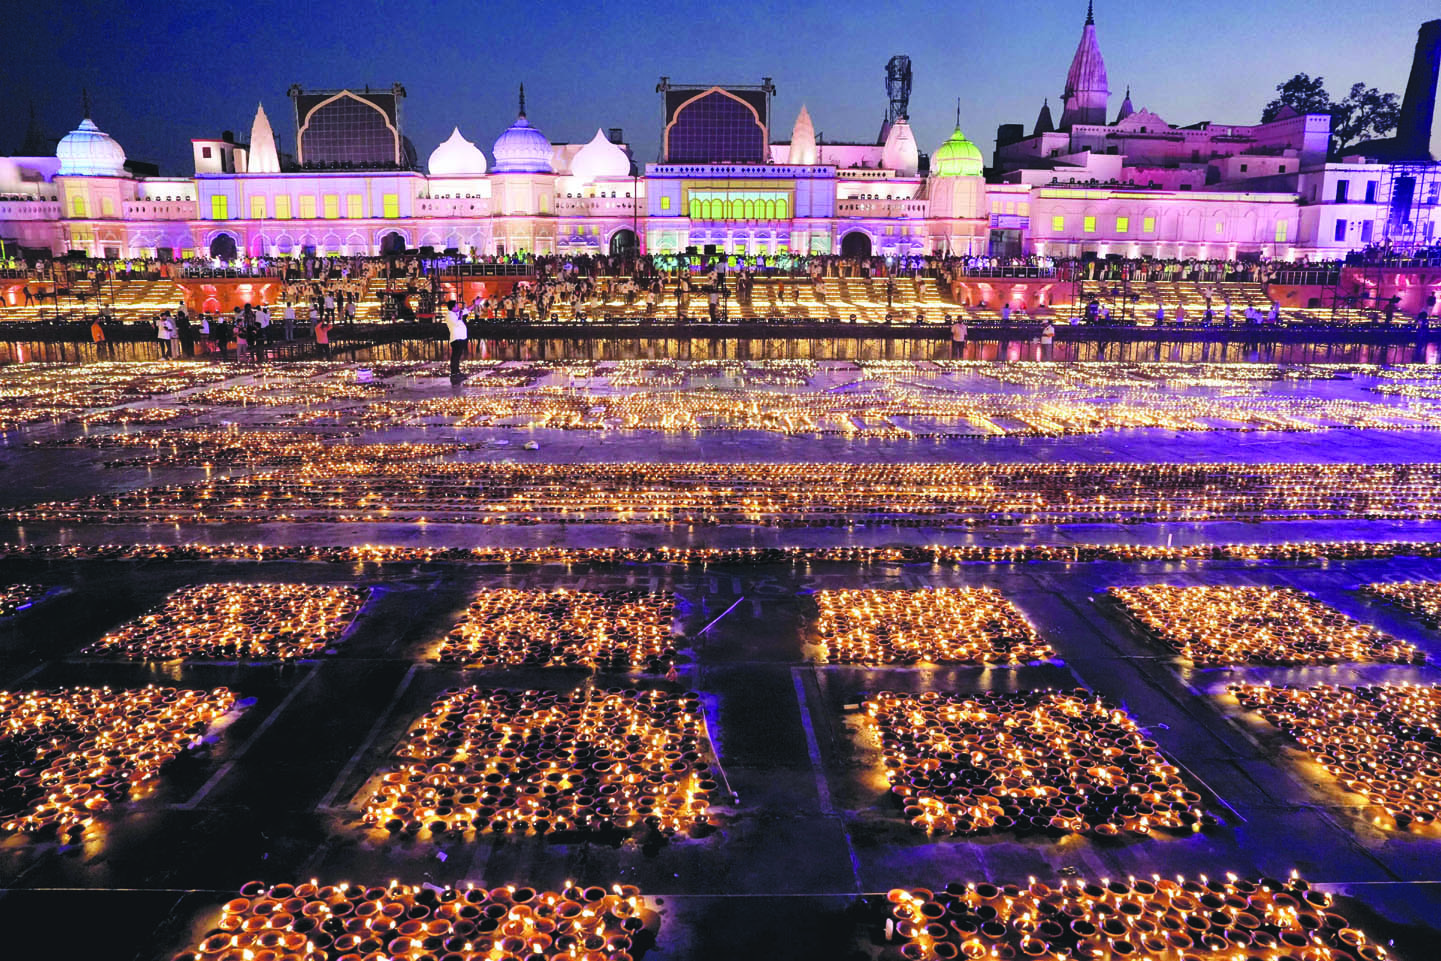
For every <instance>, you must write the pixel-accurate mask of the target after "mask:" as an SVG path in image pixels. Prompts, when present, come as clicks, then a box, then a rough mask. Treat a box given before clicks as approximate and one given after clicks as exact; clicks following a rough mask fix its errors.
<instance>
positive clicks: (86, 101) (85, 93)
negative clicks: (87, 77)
mask: <svg viewBox="0 0 1441 961" xmlns="http://www.w3.org/2000/svg"><path fill="white" fill-rule="evenodd" d="M80 103H81V105H82V106H83V107H84V109H85V119H86V120H89V119H90V91H89V90H88V89H86V88H85V87H81V88H80Z"/></svg>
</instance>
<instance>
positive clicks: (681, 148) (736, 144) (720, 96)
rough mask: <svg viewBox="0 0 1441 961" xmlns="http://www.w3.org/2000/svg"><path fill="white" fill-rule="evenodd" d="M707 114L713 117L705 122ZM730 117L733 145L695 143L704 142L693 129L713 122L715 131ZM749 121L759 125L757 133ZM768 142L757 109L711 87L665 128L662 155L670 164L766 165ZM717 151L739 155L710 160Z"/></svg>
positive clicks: (678, 111) (682, 107)
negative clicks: (693, 126) (703, 115)
mask: <svg viewBox="0 0 1441 961" xmlns="http://www.w3.org/2000/svg"><path fill="white" fill-rule="evenodd" d="M736 105H739V107H740V109H737V106H736ZM692 111H694V113H692ZM703 111H708V112H709V113H710V114H711V115H712V116H710V117H707V118H702V117H701V116H700V114H701V112H703ZM726 114H729V115H730V116H729V117H726V118H725V119H726V121H727V125H728V126H729V128H730V130H729V133H730V134H731V138H732V143H731V144H727V145H725V146H724V147H720V148H717V147H716V145H715V143H714V139H713V137H712V139H711V141H710V143H708V144H706V145H705V147H702V146H700V145H698V144H696V143H692V142H691V141H692V138H695V139H697V140H698V139H701V138H699V137H698V136H697V134H696V133H695V132H693V131H691V130H690V127H691V126H692V125H701V124H705V123H707V122H709V123H710V124H711V126H712V128H714V126H715V124H716V123H717V121H718V120H720V119H722V117H723V116H724V115H726ZM746 121H749V123H753V124H754V125H755V131H754V132H751V131H750V130H749V129H748V128H749V124H748V123H747V122H746ZM677 125H679V126H680V129H679V130H677V129H676V127H677ZM673 135H674V136H675V139H676V141H677V142H676V143H675V144H674V145H673V144H672V136H673ZM752 138H754V142H753V143H752V142H751V140H752ZM743 141H744V142H743ZM768 142H769V136H768V133H767V131H766V125H765V123H763V122H762V121H761V116H760V113H759V112H757V110H756V108H755V107H754V106H752V105H751V104H748V103H746V102H745V101H744V100H742V99H741V98H740V97H737V96H736V95H735V94H733V93H731V92H730V91H729V90H723V89H722V88H720V87H711V88H710V89H708V90H702V91H701V92H700V93H698V94H696V95H695V96H694V97H691V98H690V99H689V100H686V101H685V102H684V103H682V104H681V105H680V106H678V107H676V108H675V111H674V112H673V113H672V114H671V119H670V122H669V123H667V124H666V125H665V133H664V135H663V142H662V152H663V155H664V156H665V158H666V162H667V163H712V162H716V161H729V162H733V163H764V162H765V161H766V157H765V151H766V144H767V143H768ZM707 148H708V149H707ZM716 149H721V150H722V152H725V151H727V150H729V151H733V152H736V153H737V154H738V155H737V156H733V157H724V156H722V157H716V156H707V154H709V153H712V152H714V150H716Z"/></svg>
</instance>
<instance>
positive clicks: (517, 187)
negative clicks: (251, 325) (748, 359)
mask: <svg viewBox="0 0 1441 961" xmlns="http://www.w3.org/2000/svg"><path fill="white" fill-rule="evenodd" d="M1433 32H1434V31H1433ZM1424 36H1425V29H1424V28H1423V40H1424ZM1418 51H1419V47H1418ZM1419 55H1420V53H1419V52H1418V56H1419ZM1423 72H1424V71H1423ZM1422 79H1423V81H1425V79H1426V78H1425V77H1423V78H1422ZM1434 85H1435V84H1434V74H1433V75H1432V77H1431V80H1430V87H1431V90H1432V91H1433V94H1434ZM1413 86H1416V87H1417V89H1418V90H1420V94H1418V95H1417V96H1416V100H1417V102H1421V101H1424V100H1425V97H1424V96H1423V95H1424V94H1425V93H1426V92H1427V89H1426V87H1427V84H1426V83H1425V82H1422V83H1419V84H1417V83H1415V82H1414V78H1413ZM656 90H657V92H658V93H660V94H661V97H662V106H663V113H664V118H665V119H664V127H663V129H662V131H661V148H660V157H661V159H660V161H659V162H657V163H650V164H643V165H638V164H637V163H636V162H635V159H634V158H633V157H632V156H631V152H630V149H629V147H628V146H627V145H625V144H624V143H623V142H620V141H621V137H620V132H619V131H611V132H610V134H607V133H605V132H603V131H597V132H596V135H595V137H594V138H592V139H591V140H590V141H588V142H586V143H577V144H552V143H551V142H550V141H549V140H548V139H547V138H546V136H545V134H544V133H543V132H542V130H541V129H540V128H539V126H537V125H536V124H535V123H534V122H533V121H532V120H531V119H530V118H529V117H528V116H527V113H526V110H525V103H524V92H523V91H522V93H521V102H520V109H519V111H518V113H517V117H516V120H515V122H514V123H513V124H511V126H510V127H508V128H507V129H506V130H504V131H503V132H502V133H501V134H500V136H499V137H498V138H497V139H496V140H495V141H494V142H493V144H492V145H491V150H490V156H489V159H488V158H487V155H486V153H485V152H484V151H483V150H482V149H481V148H480V147H478V146H476V144H474V143H472V142H471V141H470V140H468V139H466V137H465V136H464V134H463V133H462V131H461V130H460V129H459V128H458V127H457V128H456V129H455V130H454V131H453V132H452V134H451V135H450V137H449V138H447V139H446V140H445V141H444V142H443V143H441V144H440V145H439V146H437V147H436V148H435V149H434V151H433V152H432V153H431V154H430V155H429V159H428V162H427V163H426V164H425V165H424V166H423V167H422V165H421V163H420V162H419V158H418V156H417V153H416V151H415V149H414V147H413V146H412V145H411V144H410V142H409V140H407V139H406V137H405V135H404V128H403V124H402V119H403V118H402V112H401V102H402V101H403V99H404V97H405V91H404V88H402V87H401V86H400V85H398V84H396V85H394V86H392V87H391V88H389V89H388V90H382V91H370V90H368V89H366V90H361V91H355V90H324V91H307V90H303V89H301V88H300V87H292V88H291V90H290V91H289V94H290V97H291V99H292V101H293V103H294V106H295V118H294V119H295V129H294V131H293V134H294V137H293V140H292V141H291V142H292V143H293V144H294V145H295V154H294V156H282V155H281V154H280V153H279V151H278V150H277V146H276V138H275V134H274V131H273V130H272V127H271V123H270V119H269V118H268V117H267V116H266V114H265V112H264V110H263V109H260V110H258V111H257V113H256V116H255V121H254V123H253V125H252V128H251V131H250V137H249V141H248V142H247V143H240V142H238V141H237V140H236V138H235V137H234V136H229V135H227V136H225V137H222V138H220V139H210V140H206V139H199V140H195V141H193V143H192V147H193V152H194V159H195V170H194V173H193V175H192V176H188V177H178V178H177V177H148V176H137V175H135V174H134V173H133V172H132V171H131V170H130V169H127V164H126V158H125V152H124V150H123V149H122V148H121V147H120V145H119V144H117V143H116V142H115V141H114V139H112V138H111V137H109V136H108V135H107V134H105V133H104V132H103V131H102V130H101V129H100V128H99V127H98V126H97V125H96V124H95V122H94V121H93V120H91V119H90V118H89V117H88V116H87V117H86V118H85V119H84V120H83V121H82V123H81V124H80V125H79V126H78V127H77V128H76V129H75V130H74V131H72V132H71V133H70V134H68V135H67V136H66V137H65V138H64V139H63V140H62V141H61V142H60V145H59V148H58V149H57V151H56V156H54V157H10V158H0V238H3V239H5V240H6V241H8V242H11V243H14V244H17V245H19V246H21V247H23V248H28V249H32V250H39V251H47V252H49V253H51V254H53V255H60V254H63V253H65V252H67V251H70V250H81V251H85V252H86V253H88V254H91V255H95V256H110V257H157V256H158V257H161V258H164V257H184V256H192V255H213V256H218V257H233V256H243V255H247V254H248V255H252V256H277V255H279V256H284V255H299V254H309V253H314V254H320V255H326V254H379V253H389V252H398V251H402V250H408V249H416V248H421V247H430V248H433V249H435V250H437V251H445V250H454V251H458V252H460V253H471V254H476V255H490V254H510V253H516V252H534V253H539V254H551V253H601V252H610V253H619V252H624V251H631V250H639V251H641V252H646V253H680V252H686V251H695V252H699V253H727V254H748V255H759V254H765V255H774V254H778V253H782V252H791V253H805V254H848V255H885V256H907V255H923V254H940V255H945V254H958V255H984V254H991V255H997V256H1013V255H1023V254H1040V255H1052V256H1080V255H1095V256H1101V257H1105V256H1112V255H1121V256H1157V257H1167V258H1171V257H1175V258H1192V257H1194V258H1203V259H1230V258H1235V257H1241V256H1263V257H1269V258H1274V259H1281V260H1287V259H1295V258H1298V257H1302V256H1304V257H1310V258H1330V257H1335V256H1339V255H1343V254H1345V253H1347V252H1349V251H1352V250H1356V249H1360V248H1364V247H1366V246H1368V245H1371V244H1378V243H1385V242H1391V243H1393V244H1396V243H1400V244H1401V245H1403V246H1406V245H1409V246H1421V245H1427V244H1431V243H1435V242H1437V241H1438V240H1441V226H1438V217H1441V215H1438V209H1441V198H1438V196H1437V191H1438V189H1441V176H1438V175H1436V173H1435V166H1434V165H1432V164H1430V158H1429V156H1428V157H1426V158H1424V159H1421V158H1414V157H1413V158H1410V166H1408V167H1407V168H1406V170H1407V171H1408V172H1405V173H1399V172H1398V168H1397V167H1396V166H1395V164H1394V163H1382V162H1376V161H1374V160H1372V159H1368V157H1367V156H1365V155H1358V156H1355V157H1350V156H1348V157H1344V158H1342V161H1343V162H1339V163H1338V162H1330V161H1328V157H1327V145H1328V142H1329V136H1330V118H1329V117H1328V116H1325V115H1312V116H1300V115H1296V114H1291V113H1283V115H1282V116H1280V117H1278V118H1277V119H1276V120H1274V121H1273V122H1271V123H1268V124H1256V125H1249V126H1245V125H1220V124H1211V123H1201V124H1196V125H1192V126H1186V127H1177V126H1173V125H1171V124H1169V123H1167V122H1166V121H1165V120H1164V119H1162V118H1161V117H1160V116H1158V115H1157V114H1156V113H1154V112H1152V111H1150V110H1147V109H1136V108H1135V107H1134V106H1133V105H1132V102H1131V95H1130V91H1129V90H1128V91H1127V92H1126V96H1125V99H1124V101H1123V103H1122V105H1121V107H1120V108H1119V110H1118V112H1117V114H1116V116H1115V119H1114V120H1113V121H1111V122H1107V119H1106V118H1107V112H1108V104H1109V98H1110V89H1109V80H1108V78H1107V74H1106V65H1105V61H1104V58H1103V57H1102V55H1101V47H1100V40H1099V36H1098V33H1097V26H1096V23H1095V18H1094V16H1093V15H1092V14H1091V12H1090V11H1088V13H1087V17H1086V22H1085V24H1084V26H1083V29H1082V35H1081V39H1080V42H1079V44H1078V47H1077V50H1076V52H1075V55H1074V57H1073V59H1072V62H1071V65H1070V68H1069V70H1068V72H1067V74H1066V79H1065V86H1064V90H1063V92H1062V100H1061V104H1060V110H1061V113H1060V120H1059V122H1056V121H1055V120H1054V119H1053V115H1052V113H1051V108H1050V104H1049V102H1048V103H1047V104H1046V105H1045V106H1044V107H1043V108H1042V110H1041V113H1040V116H1039V118H1038V119H1037V122H1036V124H1035V125H1034V127H1033V129H1032V130H1031V132H1030V133H1029V134H1027V132H1026V130H1025V128H1024V127H1023V126H1022V125H1019V124H1009V125H1005V126H1002V127H1001V128H1000V130H999V131H998V136H997V144H996V150H995V154H994V158H993V164H992V166H991V168H990V169H989V171H988V170H986V169H984V160H983V156H982V152H981V150H980V148H979V147H978V146H977V145H976V144H975V143H973V142H972V141H970V140H969V139H967V138H966V136H965V134H964V133H962V131H961V126H960V123H959V120H960V117H959V111H958V116H957V124H956V128H955V131H954V133H953V134H952V135H951V136H950V137H949V138H947V139H946V141H945V142H944V143H942V144H940V145H939V146H938V147H937V148H936V149H935V150H934V151H933V152H932V153H931V155H930V156H929V157H925V156H923V155H922V154H921V152H920V150H919V148H918V145H917V143H916V138H915V136H914V133H913V132H912V129H911V126H910V124H909V122H908V118H907V117H906V116H904V114H902V115H900V116H897V117H896V118H895V119H894V120H893V121H888V123H887V124H886V125H885V127H884V133H883V137H882V139H881V140H880V142H878V143H834V144H833V143H820V142H818V141H817V137H816V134H815V128H814V124H813V121H812V119H811V116H810V114H809V112H808V111H807V110H806V109H805V108H804V107H802V108H801V110H800V113H799V115H798V116H797V118H796V120H795V122H794V125H793V127H792V130H791V136H790V139H789V140H788V141H782V140H778V139H776V138H775V137H774V131H773V118H772V111H771V103H772V99H773V97H774V95H775V87H774V86H773V85H772V84H771V82H770V80H769V78H765V79H764V80H763V82H762V83H761V84H759V85H754V86H726V85H709V86H707V85H690V86H686V85H678V84H672V83H671V82H670V80H669V79H668V78H662V79H661V82H660V83H659V84H658V85H657V88H656ZM1411 99H1412V94H1411V92H1410V90H1409V89H1408V101H1409V100H1411ZM1430 102H1431V103H1432V104H1434V95H1433V97H1432V99H1431V101H1430ZM87 113H88V111H87ZM1418 113H1422V114H1425V116H1424V117H1422V118H1421V119H1420V120H1417V121H1416V122H1417V123H1421V122H1424V123H1426V124H1429V123H1430V119H1431V118H1430V113H1429V112H1428V111H1426V110H1420V109H1419V108H1417V109H1413V110H1412V111H1411V113H1410V114H1408V116H1411V115H1414V114H1418ZM1388 159H1391V160H1394V158H1388ZM1418 161H1419V163H1418ZM1413 167H1414V168H1416V169H1415V170H1412V168H1413ZM1402 201H1404V203H1403V202H1402ZM1401 207H1405V210H1402V211H1401V212H1400V213H1398V210H1399V209H1400V208H1401Z"/></svg>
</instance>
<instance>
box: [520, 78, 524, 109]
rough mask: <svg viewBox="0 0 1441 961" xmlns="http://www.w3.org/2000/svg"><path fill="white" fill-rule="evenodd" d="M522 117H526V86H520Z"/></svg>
mask: <svg viewBox="0 0 1441 961" xmlns="http://www.w3.org/2000/svg"><path fill="white" fill-rule="evenodd" d="M520 115H521V116H522V117H524V116H525V84H521V85H520Z"/></svg>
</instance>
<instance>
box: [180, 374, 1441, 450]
mask: <svg viewBox="0 0 1441 961" xmlns="http://www.w3.org/2000/svg"><path fill="white" fill-rule="evenodd" d="M1153 388H1154V385H1152V388H1151V389H1148V392H1146V393H1138V394H1136V395H1134V396H1126V397H1123V398H1117V399H1111V400H1104V401H1103V400H1097V399H1096V398H1095V397H1094V396H1083V397H1064V396H1058V395H1057V393H1056V391H1055V389H1054V388H1053V389H1051V390H1050V391H1048V392H1046V393H1045V394H1044V395H1040V394H1037V395H1019V394H1002V393H993V392H975V391H953V390H947V389H945V388H940V387H934V386H932V387H928V389H927V390H925V391H919V390H916V389H914V388H909V387H906V386H895V387H887V388H884V389H875V388H862V389H858V390H853V391H846V392H844V393H835V392H832V391H822V390H804V391H800V390H784V391H776V390H770V391H761V392H757V391H755V390H724V389H714V388H696V389H692V390H647V391H638V392H633V393H620V394H612V393H590V392H577V391H573V390H570V389H562V388H559V387H542V388H532V389H527V390H524V391H514V390H509V389H506V385H503V384H502V385H494V384H491V383H490V382H488V381H487V382H484V385H483V386H482V387H480V388H474V387H472V388H470V389H469V391H468V392H467V393H466V394H464V395H461V396H456V397H441V398H429V399H425V400H386V401H385V402H384V403H380V404H370V403H367V404H365V405H364V406H358V407H351V408H345V409H340V410H334V411H331V413H333V414H334V415H335V417H334V419H335V421H336V422H337V423H342V424H346V425H349V426H366V427H382V426H410V427H416V426H428V425H432V424H435V423H436V422H438V421H449V422H451V423H453V424H454V425H455V426H458V427H470V426H495V425H504V426H511V427H521V428H552V429H561V430H603V429H607V428H619V429H626V430H661V431H686V432H689V431H699V430H756V431H768V432H775V433H783V434H814V433H842V434H848V435H853V436H880V437H911V436H927V437H934V436H945V437H954V436H1064V435H1075V434H1095V433H1100V432H1102V431H1104V430H1113V429H1123V428H1125V429H1136V428H1157V429H1164V430H1176V431H1209V430H1219V429H1242V430H1281V431H1311V430H1320V429H1324V428H1330V427H1344V428H1351V429H1373V430H1396V429H1408V430H1421V429H1436V428H1437V427H1441V409H1438V408H1435V407H1433V406H1424V405H1413V406H1409V407H1398V406H1388V405H1385V404H1377V403H1370V402H1365V401H1356V400H1345V399H1319V398H1293V397H1282V398H1236V397H1196V396H1185V395H1175V394H1158V393H1156V392H1155V391H1154V389H1153ZM381 397H382V393H381V392H378V391H377V390H376V389H374V388H373V387H371V386H370V385H360V384H347V383H340V382H318V381H317V382H310V383H306V384H303V385H300V386H298V387H295V386H281V387H277V386H272V385H268V384H256V385H239V386H226V387H218V388H212V389H211V390H208V391H205V392H202V393H200V394H196V395H192V396H190V397H187V398H186V400H187V402H190V403H200V404H222V405H227V406H257V405H263V406H274V407H280V406H287V405H290V406H295V407H298V408H302V409H304V408H311V407H315V406H317V405H319V404H322V403H329V402H332V401H375V400H377V399H379V398H381Z"/></svg>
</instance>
